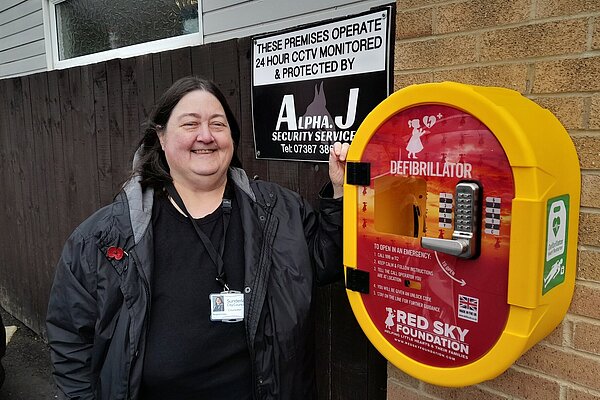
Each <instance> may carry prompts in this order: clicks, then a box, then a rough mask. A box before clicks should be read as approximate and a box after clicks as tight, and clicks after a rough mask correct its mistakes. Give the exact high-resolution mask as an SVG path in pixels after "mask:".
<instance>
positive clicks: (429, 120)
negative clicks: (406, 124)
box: [423, 115, 437, 128]
mask: <svg viewBox="0 0 600 400" xmlns="http://www.w3.org/2000/svg"><path fill="white" fill-rule="evenodd" d="M436 121H437V118H436V117H434V116H433V115H426V116H424V117H423V123H424V124H425V126H426V127H428V128H431V127H432V126H433V125H434V124H435V123H436Z"/></svg>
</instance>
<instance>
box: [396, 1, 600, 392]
mask: <svg viewBox="0 0 600 400" xmlns="http://www.w3.org/2000/svg"><path fill="white" fill-rule="evenodd" d="M397 7H398V9H397V21H396V24H397V25H396V51H395V88H396V90H398V89H400V88H402V87H404V86H407V85H410V84H414V83H424V82H440V81H446V80H451V81H457V82H463V83H469V84H475V85H489V86H502V87H507V88H511V89H514V90H517V91H519V92H521V93H522V94H523V95H525V96H527V97H528V98H530V99H532V100H533V101H535V102H537V103H538V104H540V105H541V106H543V107H545V108H548V109H549V110H550V111H552V112H553V113H554V114H555V115H556V116H557V117H558V118H559V120H560V121H561V122H562V123H563V125H564V126H565V128H566V129H567V130H568V132H569V134H570V135H571V137H572V139H573V142H574V143H575V146H576V148H577V151H578V154H579V158H580V163H581V172H582V193H581V195H582V196H581V217H580V232H579V259H578V269H577V282H576V287H575V294H574V297H573V301H572V304H571V307H570V310H569V312H568V314H567V316H566V318H565V319H564V321H563V322H562V324H561V325H560V326H559V327H558V328H557V329H556V330H555V331H554V332H553V333H552V334H551V335H549V336H548V337H547V338H545V339H544V340H542V341H541V342H540V343H539V344H537V345H536V346H534V347H533V348H532V349H531V350H529V351H528V352H527V353H526V354H524V355H523V356H522V357H521V358H520V359H519V360H518V361H517V362H516V363H515V364H514V365H513V366H512V367H511V368H510V369H509V370H508V371H506V372H505V373H504V374H502V375H500V376H499V377H498V378H496V379H494V380H492V381H488V382H485V383H482V384H479V385H475V386H471V387H467V388H460V389H456V388H454V389H449V388H441V387H437V386H433V385H429V384H426V383H424V382H421V381H419V380H416V379H414V378H412V377H410V376H408V375H406V374H404V373H403V372H401V371H399V370H398V369H396V368H395V367H394V366H392V365H391V364H389V365H388V399H389V400H401V399H402V400H411V399H444V400H447V399H452V400H459V399H486V400H488V399H543V400H547V399H560V400H588V399H599V398H600V140H599V139H600V0H468V1H465V0H454V1H447V0H397Z"/></svg>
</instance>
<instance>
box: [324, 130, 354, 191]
mask: <svg viewBox="0 0 600 400" xmlns="http://www.w3.org/2000/svg"><path fill="white" fill-rule="evenodd" d="M349 147H350V144H348V143H340V142H335V143H334V144H333V146H332V147H331V151H330V152H329V179H331V183H332V185H333V198H334V199H339V198H340V197H342V196H343V195H344V175H345V173H346V156H347V154H348V148H349Z"/></svg>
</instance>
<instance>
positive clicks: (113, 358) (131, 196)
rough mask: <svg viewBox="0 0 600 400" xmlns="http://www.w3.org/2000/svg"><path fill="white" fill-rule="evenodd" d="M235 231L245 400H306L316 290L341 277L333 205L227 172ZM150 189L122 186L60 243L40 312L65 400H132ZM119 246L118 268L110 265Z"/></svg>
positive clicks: (143, 324) (139, 353) (142, 328)
mask: <svg viewBox="0 0 600 400" xmlns="http://www.w3.org/2000/svg"><path fill="white" fill-rule="evenodd" d="M230 174H231V176H232V177H233V182H234V183H235V188H236V196H237V197H236V198H237V203H238V204H239V207H240V213H241V218H242V226H243V229H244V256H245V287H244V297H245V299H244V300H245V318H244V323H245V327H246V337H247V343H248V346H249V351H250V356H251V359H252V365H253V371H252V373H253V378H254V392H255V393H254V398H255V399H261V400H262V399H303V400H304V399H312V398H315V397H316V394H315V375H314V371H315V364H314V349H313V336H314V333H313V318H312V312H311V311H312V307H313V298H314V292H315V286H316V284H318V283H328V282H331V281H333V280H335V279H338V278H340V277H341V274H342V226H341V225H342V202H341V199H339V200H333V199H325V198H322V199H321V204H320V212H319V213H316V212H315V211H313V209H312V208H311V207H310V205H309V204H308V203H307V202H306V201H305V200H303V199H302V198H301V197H300V196H299V195H298V194H297V193H295V192H292V191H290V190H287V189H284V188H282V187H281V186H278V185H276V184H272V183H267V182H261V181H252V182H250V181H248V179H247V177H246V174H245V173H244V172H243V171H242V170H239V169H232V170H231V171H230ZM152 200H153V193H152V190H150V189H148V190H146V191H144V192H142V191H141V187H140V185H139V184H138V181H137V179H134V180H132V181H130V182H129V183H128V184H127V185H126V186H125V187H124V189H123V191H122V192H121V193H120V194H119V195H118V196H117V198H116V199H115V201H114V202H113V203H112V204H110V205H108V206H106V207H104V208H102V209H100V210H99V211H97V212H96V213H94V214H93V215H92V216H91V217H90V218H88V219H87V220H86V221H85V222H83V223H82V224H81V225H80V226H79V227H78V228H77V229H76V230H75V231H74V232H73V234H72V235H71V237H70V238H69V239H68V241H67V243H66V244H65V247H64V250H63V253H62V256H61V259H60V261H59V263H58V266H57V271H56V276H55V280H54V284H53V287H52V292H51V295H50V302H49V306H48V315H47V328H48V340H49V344H50V348H51V359H52V362H53V365H54V376H55V380H56V382H57V384H58V387H59V388H60V389H61V391H62V392H63V393H64V394H65V395H66V398H72V399H97V400H105V399H106V400H109V399H110V400H118V399H136V398H137V396H138V392H139V388H140V384H141V377H142V369H143V361H144V360H143V358H144V349H145V332H146V330H147V317H148V315H149V305H150V299H151V293H150V290H151V289H150V288H151V285H150V282H151V280H152V270H153V232H152V224H151V215H152ZM110 247H120V248H122V249H123V250H124V252H125V253H124V255H123V257H122V258H121V259H120V260H117V259H116V257H109V254H108V253H110V252H109V248H110Z"/></svg>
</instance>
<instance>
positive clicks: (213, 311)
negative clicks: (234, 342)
mask: <svg viewBox="0 0 600 400" xmlns="http://www.w3.org/2000/svg"><path fill="white" fill-rule="evenodd" d="M208 297H209V299H210V320H211V321H221V322H240V321H243V320H244V294H243V293H240V292H238V291H235V290H230V291H225V292H221V293H211V294H210V295H209V296H208Z"/></svg>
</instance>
